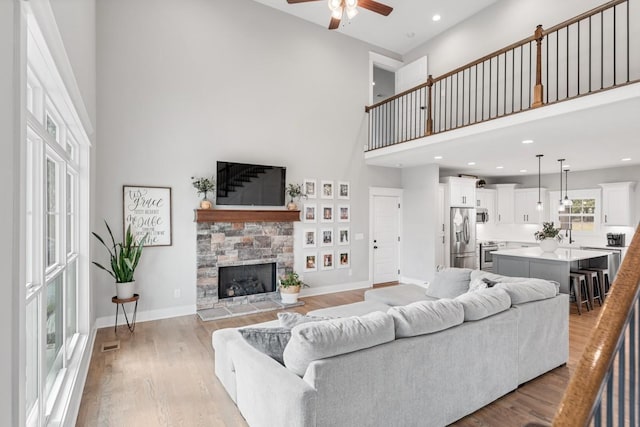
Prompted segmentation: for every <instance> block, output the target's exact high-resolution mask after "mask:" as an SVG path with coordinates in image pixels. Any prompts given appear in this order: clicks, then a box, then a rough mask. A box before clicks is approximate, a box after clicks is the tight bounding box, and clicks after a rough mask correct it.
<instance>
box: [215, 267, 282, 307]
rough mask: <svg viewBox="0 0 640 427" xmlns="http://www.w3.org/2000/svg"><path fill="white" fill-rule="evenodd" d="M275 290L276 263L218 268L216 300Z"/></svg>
mask: <svg viewBox="0 0 640 427" xmlns="http://www.w3.org/2000/svg"><path fill="white" fill-rule="evenodd" d="M275 290H276V263H275V262H272V263H266V264H253V265H237V266H227V267H219V269H218V298H220V299H223V298H233V297H241V296H247V295H256V294H262V293H267V292H275Z"/></svg>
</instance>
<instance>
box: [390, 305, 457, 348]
mask: <svg viewBox="0 0 640 427" xmlns="http://www.w3.org/2000/svg"><path fill="white" fill-rule="evenodd" d="M387 313H389V314H390V315H391V316H393V323H394V325H395V331H396V338H406V337H414V336H416V335H425V334H432V333H434V332H438V331H442V330H444V329H448V328H451V327H453V326H456V325H459V324H460V323H462V322H463V321H464V310H463V308H462V304H460V303H459V302H458V301H455V300H451V299H440V300H435V301H417V302H414V303H412V304H409V305H405V306H400V307H391V308H390V309H389V311H387Z"/></svg>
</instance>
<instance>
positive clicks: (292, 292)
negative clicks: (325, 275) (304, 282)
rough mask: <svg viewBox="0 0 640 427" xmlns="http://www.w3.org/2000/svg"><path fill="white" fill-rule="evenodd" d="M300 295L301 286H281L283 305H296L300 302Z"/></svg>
mask: <svg viewBox="0 0 640 427" xmlns="http://www.w3.org/2000/svg"><path fill="white" fill-rule="evenodd" d="M299 294H300V286H299V285H298V286H287V287H286V288H285V287H282V286H280V299H281V300H282V303H283V304H295V303H297V302H298V295H299Z"/></svg>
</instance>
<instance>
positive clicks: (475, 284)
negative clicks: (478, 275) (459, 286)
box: [463, 279, 487, 295]
mask: <svg viewBox="0 0 640 427" xmlns="http://www.w3.org/2000/svg"><path fill="white" fill-rule="evenodd" d="M482 289H487V283H486V282H485V281H484V280H482V279H473V280H472V281H470V282H469V292H477V291H480V290H482ZM463 295H464V294H463Z"/></svg>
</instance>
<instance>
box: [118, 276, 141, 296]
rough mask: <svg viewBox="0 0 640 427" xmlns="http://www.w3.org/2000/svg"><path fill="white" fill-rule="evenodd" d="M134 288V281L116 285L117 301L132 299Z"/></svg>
mask: <svg viewBox="0 0 640 427" xmlns="http://www.w3.org/2000/svg"><path fill="white" fill-rule="evenodd" d="M135 286H136V281H135V280H134V281H133V282H125V283H116V296H117V297H118V299H128V298H133V290H134V287H135Z"/></svg>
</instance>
